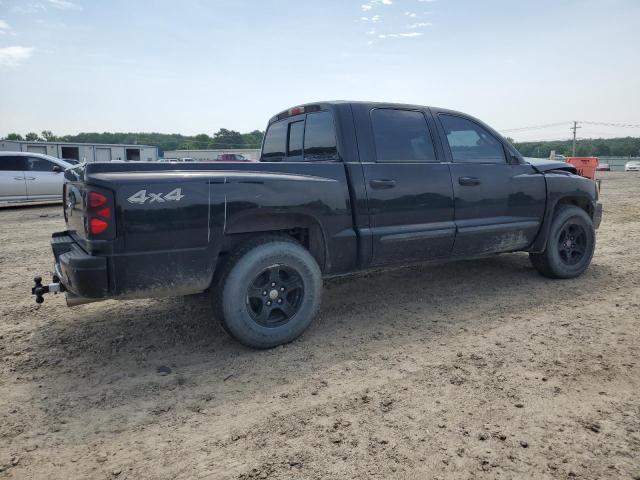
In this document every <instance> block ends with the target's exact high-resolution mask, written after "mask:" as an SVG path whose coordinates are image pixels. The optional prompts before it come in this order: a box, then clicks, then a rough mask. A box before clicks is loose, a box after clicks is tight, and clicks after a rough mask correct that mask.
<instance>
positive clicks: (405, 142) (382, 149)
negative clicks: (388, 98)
mask: <svg viewBox="0 0 640 480" xmlns="http://www.w3.org/2000/svg"><path fill="white" fill-rule="evenodd" d="M371 123H372V125H373V136H374V141H375V146H376V159H377V161H378V162H398V163H402V162H435V161H436V154H435V149H434V148H433V142H432V141H431V135H430V134H429V127H428V126H427V120H426V119H425V118H424V114H423V113H422V112H418V111H414V110H399V109H393V108H377V109H375V110H372V111H371Z"/></svg>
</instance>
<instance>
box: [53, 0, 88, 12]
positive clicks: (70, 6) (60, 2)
mask: <svg viewBox="0 0 640 480" xmlns="http://www.w3.org/2000/svg"><path fill="white" fill-rule="evenodd" d="M48 2H49V5H50V6H52V7H54V8H58V9H60V10H82V7H81V6H80V5H78V4H76V3H73V2H70V1H69V0H48Z"/></svg>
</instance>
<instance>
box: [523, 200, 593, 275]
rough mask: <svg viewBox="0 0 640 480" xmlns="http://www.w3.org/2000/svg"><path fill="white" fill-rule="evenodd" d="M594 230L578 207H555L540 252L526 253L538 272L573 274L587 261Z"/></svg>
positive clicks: (580, 273) (581, 270) (588, 261)
mask: <svg viewBox="0 0 640 480" xmlns="http://www.w3.org/2000/svg"><path fill="white" fill-rule="evenodd" d="M595 246H596V234H595V230H594V228H593V222H592V221H591V218H590V217H589V215H588V214H587V213H586V212H585V211H584V210H582V209H581V208H579V207H575V206H572V205H566V206H561V207H560V208H559V209H558V210H556V212H555V215H554V218H553V223H552V224H551V228H550V230H549V238H548V240H547V246H546V248H545V250H544V252H542V253H530V254H529V258H530V260H531V263H532V265H533V266H534V267H535V269H536V270H538V272H540V273H541V274H542V275H544V276H545V277H549V278H575V277H577V276H579V275H582V273H584V271H585V270H586V269H587V267H588V266H589V264H590V263H591V258H592V257H593V252H594V250H595Z"/></svg>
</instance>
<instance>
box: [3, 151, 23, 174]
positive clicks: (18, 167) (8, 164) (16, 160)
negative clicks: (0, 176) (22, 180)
mask: <svg viewBox="0 0 640 480" xmlns="http://www.w3.org/2000/svg"><path fill="white" fill-rule="evenodd" d="M25 166H26V162H25V157H20V156H4V155H3V156H0V172H10V171H13V172H19V171H22V170H25Z"/></svg>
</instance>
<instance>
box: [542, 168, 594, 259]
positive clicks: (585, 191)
mask: <svg viewBox="0 0 640 480" xmlns="http://www.w3.org/2000/svg"><path fill="white" fill-rule="evenodd" d="M544 177H545V181H546V183H547V205H546V208H545V215H544V219H543V221H542V225H541V226H540V231H539V232H538V236H537V237H536V239H535V240H534V242H533V244H532V246H531V247H530V248H529V251H530V252H543V251H544V249H545V248H546V246H547V240H548V238H549V231H550V230H551V224H552V223H553V215H554V213H555V211H556V210H557V208H558V205H561V204H568V205H572V204H573V205H577V206H579V207H581V208H584V209H585V210H586V211H587V213H588V214H589V216H590V217H591V219H592V220H593V221H594V226H595V228H597V226H598V225H599V223H600V222H599V220H600V216H599V215H598V212H599V211H600V215H601V207H600V206H599V205H600V204H599V203H598V195H597V191H596V183H595V182H594V181H593V180H590V179H588V178H585V177H581V176H579V175H575V174H572V173H567V172H560V171H556V172H547V173H545V174H544ZM597 224H598V225H597Z"/></svg>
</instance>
